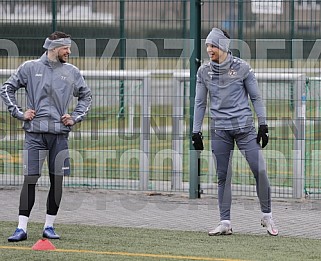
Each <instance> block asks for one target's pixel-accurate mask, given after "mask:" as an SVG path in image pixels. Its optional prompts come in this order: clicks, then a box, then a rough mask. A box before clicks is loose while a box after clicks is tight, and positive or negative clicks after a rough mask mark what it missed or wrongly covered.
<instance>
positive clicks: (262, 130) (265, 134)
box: [256, 125, 269, 148]
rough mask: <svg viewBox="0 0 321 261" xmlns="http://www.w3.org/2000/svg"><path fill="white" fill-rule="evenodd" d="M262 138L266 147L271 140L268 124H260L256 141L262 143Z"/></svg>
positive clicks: (263, 145)
mask: <svg viewBox="0 0 321 261" xmlns="http://www.w3.org/2000/svg"><path fill="white" fill-rule="evenodd" d="M261 139H262V148H264V147H265V146H266V145H267V144H268V142H269V130H268V126H267V125H260V127H259V131H258V133H257V138H256V141H257V143H260V142H261Z"/></svg>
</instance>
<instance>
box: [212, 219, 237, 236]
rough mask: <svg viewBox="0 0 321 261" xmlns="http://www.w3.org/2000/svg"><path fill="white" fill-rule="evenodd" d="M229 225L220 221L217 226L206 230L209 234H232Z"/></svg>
mask: <svg viewBox="0 0 321 261" xmlns="http://www.w3.org/2000/svg"><path fill="white" fill-rule="evenodd" d="M232 233H233V231H232V227H231V225H228V224H225V223H222V222H220V223H219V225H218V226H217V228H215V229H213V230H210V231H208V235H209V236H220V235H232Z"/></svg>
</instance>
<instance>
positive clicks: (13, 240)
mask: <svg viewBox="0 0 321 261" xmlns="http://www.w3.org/2000/svg"><path fill="white" fill-rule="evenodd" d="M24 240H27V237H26V238H22V239H20V240H16V239H8V242H20V241H24Z"/></svg>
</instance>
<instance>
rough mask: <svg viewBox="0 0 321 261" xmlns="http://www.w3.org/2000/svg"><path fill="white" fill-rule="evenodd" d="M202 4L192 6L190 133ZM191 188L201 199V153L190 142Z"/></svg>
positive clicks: (191, 192) (191, 195) (195, 1)
mask: <svg viewBox="0 0 321 261" xmlns="http://www.w3.org/2000/svg"><path fill="white" fill-rule="evenodd" d="M201 4H202V2H201V1H199V0H192V1H191V6H190V10H191V11H190V16H191V20H190V30H191V32H190V37H191V39H193V40H194V48H193V52H192V56H191V61H190V133H192V131H193V115H194V99H195V88H196V73H197V70H198V68H199V66H200V63H201ZM189 148H190V180H189V183H190V187H189V197H190V198H191V199H195V198H199V197H200V191H199V171H198V170H199V168H198V164H199V160H198V157H199V153H196V151H195V150H194V148H193V145H192V143H191V140H190V146H189Z"/></svg>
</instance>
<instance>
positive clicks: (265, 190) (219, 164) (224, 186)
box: [211, 127, 271, 220]
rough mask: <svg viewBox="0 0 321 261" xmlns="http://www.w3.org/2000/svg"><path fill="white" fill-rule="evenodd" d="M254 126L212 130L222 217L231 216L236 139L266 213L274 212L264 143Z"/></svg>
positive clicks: (223, 218)
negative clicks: (260, 141)
mask: <svg viewBox="0 0 321 261" xmlns="http://www.w3.org/2000/svg"><path fill="white" fill-rule="evenodd" d="M256 137H257V134H256V130H255V128H254V127H246V128H241V129H237V130H211V147H212V152H213V157H214V162H215V164H216V171H217V178H218V203H219V210H220V220H230V219H231V204H232V192H231V177H232V168H231V163H232V156H233V150H234V142H236V145H237V146H238V148H239V150H240V151H241V153H242V154H243V156H244V157H245V158H246V160H247V162H248V164H249V166H250V169H251V171H252V172H253V174H254V178H255V180H256V192H257V196H258V198H259V201H260V206H261V211H262V212H263V213H270V212H271V192H270V184H269V180H268V177H267V171H266V165H265V160H264V158H263V154H262V150H261V146H260V145H259V144H258V143H257V142H256Z"/></svg>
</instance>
